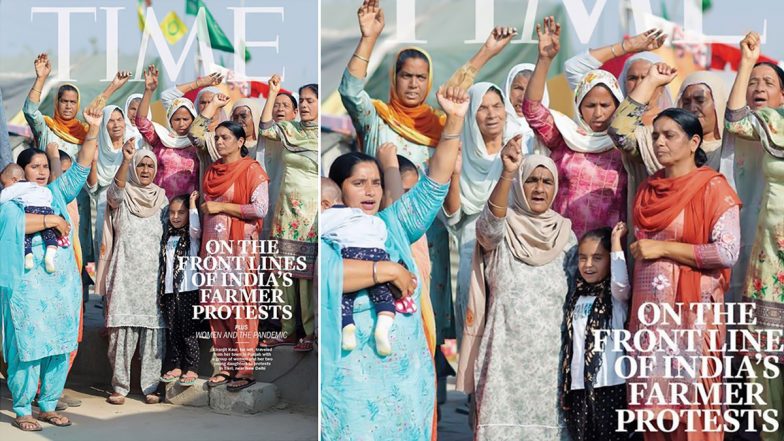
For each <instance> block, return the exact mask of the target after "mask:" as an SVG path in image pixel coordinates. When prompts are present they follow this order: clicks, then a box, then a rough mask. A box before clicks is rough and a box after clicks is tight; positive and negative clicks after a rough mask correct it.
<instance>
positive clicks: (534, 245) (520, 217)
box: [505, 155, 572, 266]
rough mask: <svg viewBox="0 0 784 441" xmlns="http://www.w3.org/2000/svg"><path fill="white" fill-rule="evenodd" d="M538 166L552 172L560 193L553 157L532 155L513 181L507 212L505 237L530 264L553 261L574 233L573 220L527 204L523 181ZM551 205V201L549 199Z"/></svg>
mask: <svg viewBox="0 0 784 441" xmlns="http://www.w3.org/2000/svg"><path fill="white" fill-rule="evenodd" d="M537 167H544V168H546V169H547V170H549V171H550V173H552V174H553V179H554V181H555V188H554V189H553V199H555V195H556V194H558V170H557V169H556V167H555V163H554V162H553V160H552V159H550V158H548V157H547V156H544V155H529V156H526V157H525V159H524V160H523V164H522V165H521V166H520V171H519V172H518V176H517V181H516V182H515V183H513V188H512V193H511V194H510V197H509V211H508V212H507V215H506V234H505V240H506V243H507V244H509V248H510V249H511V250H512V254H513V255H514V257H515V259H517V260H519V261H521V262H523V263H526V264H528V265H531V266H542V265H546V264H548V263H550V262H551V261H552V260H553V259H555V257H556V256H558V254H560V253H561V252H562V251H563V249H564V247H565V246H566V243H567V242H568V241H569V237H570V236H571V233H572V222H571V221H570V220H569V219H566V218H565V217H563V216H561V215H560V214H558V213H556V212H555V211H554V210H553V209H551V208H549V207H548V209H547V211H545V212H544V213H542V214H536V213H534V212H533V211H531V208H530V207H529V206H528V200H527V199H526V198H525V193H524V192H523V183H525V181H526V179H528V177H529V176H531V174H532V173H533V172H534V170H535V169H536V168H537ZM550 205H551V206H552V201H551V202H550Z"/></svg>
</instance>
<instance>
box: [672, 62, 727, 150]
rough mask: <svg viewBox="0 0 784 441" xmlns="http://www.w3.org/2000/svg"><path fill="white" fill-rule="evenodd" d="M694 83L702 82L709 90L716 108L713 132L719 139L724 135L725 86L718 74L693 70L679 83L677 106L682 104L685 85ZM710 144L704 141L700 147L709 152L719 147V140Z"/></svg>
mask: <svg viewBox="0 0 784 441" xmlns="http://www.w3.org/2000/svg"><path fill="white" fill-rule="evenodd" d="M694 84H704V85H706V86H708V88H709V89H710V90H711V95H712V96H713V105H714V108H715V109H716V129H715V132H714V134H715V135H716V139H717V140H721V139H722V138H723V136H724V110H725V109H726V108H727V98H728V95H727V86H726V84H725V83H724V80H723V79H722V78H721V77H720V76H719V75H718V74H715V73H713V72H707V71H702V72H694V73H692V74H690V75H689V76H687V77H686V79H684V80H683V83H682V84H681V88H680V90H679V91H678V99H677V101H678V107H681V106H682V105H683V102H682V100H683V92H684V91H685V90H686V88H687V87H689V86H692V85H694ZM710 144H711V145H706V143H703V145H702V149H703V150H705V152H711V151H713V150H716V149H717V148H719V147H721V142H713V143H710Z"/></svg>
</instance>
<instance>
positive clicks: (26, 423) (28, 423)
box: [11, 415, 42, 432]
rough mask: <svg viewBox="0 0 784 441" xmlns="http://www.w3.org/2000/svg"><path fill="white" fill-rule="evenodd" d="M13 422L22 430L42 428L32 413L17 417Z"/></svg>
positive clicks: (38, 430) (29, 430)
mask: <svg viewBox="0 0 784 441" xmlns="http://www.w3.org/2000/svg"><path fill="white" fill-rule="evenodd" d="M11 424H12V425H13V426H14V427H16V428H17V429H19V430H21V431H22V432H40V431H41V430H42V429H41V425H40V424H38V421H36V420H35V418H33V416H32V415H27V416H23V417H16V418H14V420H13V421H11Z"/></svg>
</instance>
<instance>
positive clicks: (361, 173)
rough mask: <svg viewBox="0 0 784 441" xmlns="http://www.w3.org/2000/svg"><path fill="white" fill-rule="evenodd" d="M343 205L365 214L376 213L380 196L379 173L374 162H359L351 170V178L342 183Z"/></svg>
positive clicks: (381, 190) (381, 193)
mask: <svg viewBox="0 0 784 441" xmlns="http://www.w3.org/2000/svg"><path fill="white" fill-rule="evenodd" d="M340 189H341V190H342V191H343V203H344V204H346V206H347V207H351V208H359V209H360V210H362V211H363V212H365V214H371V215H372V214H376V213H378V207H379V205H380V204H381V196H382V195H383V193H384V191H383V189H382V188H381V173H379V171H378V166H376V163H375V162H370V161H367V162H359V163H357V164H356V165H354V168H352V169H351V176H349V177H348V178H346V180H345V181H343V185H342V186H341V188H340Z"/></svg>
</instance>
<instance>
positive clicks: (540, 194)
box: [523, 166, 555, 214]
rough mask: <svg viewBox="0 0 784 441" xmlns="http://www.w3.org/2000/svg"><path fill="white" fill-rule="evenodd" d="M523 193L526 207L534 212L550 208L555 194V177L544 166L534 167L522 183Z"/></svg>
mask: <svg viewBox="0 0 784 441" xmlns="http://www.w3.org/2000/svg"><path fill="white" fill-rule="evenodd" d="M523 193H525V200H527V201H528V207H529V208H530V209H531V211H533V212H534V213H536V214H542V213H544V212H545V211H547V210H548V209H549V208H550V205H551V204H552V203H553V197H554V196H555V177H554V176H553V174H552V173H550V170H547V169H546V168H545V167H542V166H539V167H536V168H535V169H534V171H533V173H531V176H528V179H526V180H525V182H524V183H523Z"/></svg>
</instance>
